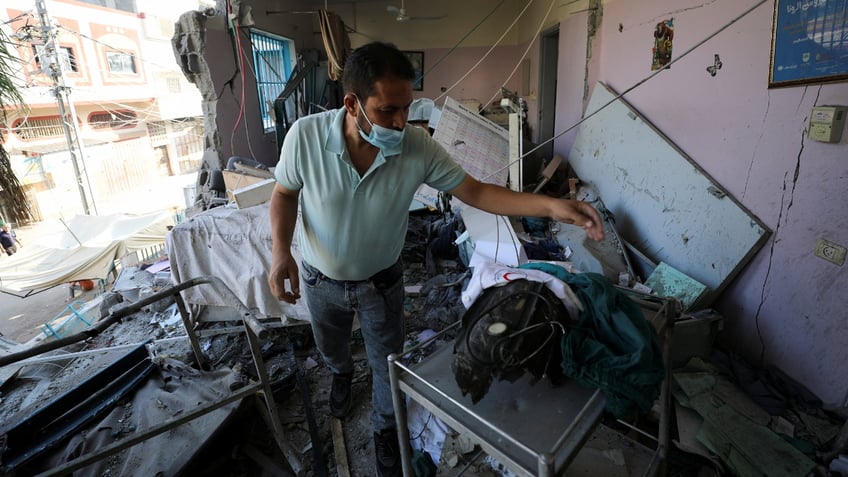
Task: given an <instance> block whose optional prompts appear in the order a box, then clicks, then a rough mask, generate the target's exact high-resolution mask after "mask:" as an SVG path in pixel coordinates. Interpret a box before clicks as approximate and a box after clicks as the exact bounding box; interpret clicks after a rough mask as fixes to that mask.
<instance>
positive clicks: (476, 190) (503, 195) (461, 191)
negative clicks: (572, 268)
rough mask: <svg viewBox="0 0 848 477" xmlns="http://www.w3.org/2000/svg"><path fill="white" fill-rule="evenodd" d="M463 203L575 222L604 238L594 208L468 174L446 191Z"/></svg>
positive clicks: (508, 213)
mask: <svg viewBox="0 0 848 477" xmlns="http://www.w3.org/2000/svg"><path fill="white" fill-rule="evenodd" d="M449 192H450V193H451V194H452V195H453V196H455V197H456V198H458V199H459V200H461V201H463V202H465V203H466V204H468V205H470V206H472V207H476V208H478V209H480V210H485V211H486V212H489V213H492V214H497V215H506V216H527V217H550V218H551V219H553V220H556V221H557V222H564V223H567V224H574V225H577V226H578V227H581V228H582V229H583V230H585V231H586V235H587V236H588V237H589V238H590V239H592V240H603V238H604V226H603V222H602V220H601V216H600V214H598V211H597V210H595V208H594V207H592V206H591V205H589V204H587V203H586V202H581V201H577V200H571V199H557V198H554V197H548V196H546V195H540V194H530V193H526V192H516V191H513V190H510V189H507V188H506V187H501V186H497V185H493V184H486V183H483V182H480V181H478V180H476V179H474V178H473V177H471V176H470V175H466V176H465V180H463V181H462V183H460V184H459V185H458V186H456V187H455V188H453V189H451V190H450V191H449Z"/></svg>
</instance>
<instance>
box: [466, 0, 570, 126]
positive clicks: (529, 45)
mask: <svg viewBox="0 0 848 477" xmlns="http://www.w3.org/2000/svg"><path fill="white" fill-rule="evenodd" d="M554 3H556V0H551V4H550V5H549V6H548V11H547V12H546V13H545V17H544V18H542V21H540V22H539V28H537V29H536V33H535V34H534V35H533V39H532V40H530V42H529V43H528V44H527V48H526V49H525V50H524V54H523V55H521V58H519V59H518V61H517V62H516V63H515V68H513V69H512V72H511V73H510V74H509V76H507V77H506V80H505V81H504V82H503V84H502V85H501V88H505V87H506V84H507V83H509V80H511V79H512V75H514V74H515V72H516V71H518V68H519V67H520V66H521V62H522V61H524V58H526V57H527V54H528V53H529V52H530V48H531V47H532V46H533V45H534V44H535V43H536V40H538V39H539V34H540V33H541V32H542V28H544V26H545V22H546V21H548V17H549V16H550V15H551V10H553V8H554ZM500 91H501V90H500V88H498V90H497V91H495V94H493V95H492V97H491V98H489V100H488V101H486V102H485V103H482V105H481V106H480V111H483V109H484V108H485V107H486V105H487V104H489V103H491V102H492V101H494V100H495V98H497V97H498V94H500ZM480 111H477V112H478V113H479V112H480Z"/></svg>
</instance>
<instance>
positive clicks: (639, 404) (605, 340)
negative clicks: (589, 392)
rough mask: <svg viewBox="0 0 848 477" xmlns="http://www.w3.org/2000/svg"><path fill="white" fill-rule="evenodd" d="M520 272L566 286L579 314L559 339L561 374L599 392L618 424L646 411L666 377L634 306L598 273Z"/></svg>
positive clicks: (652, 334)
mask: <svg viewBox="0 0 848 477" xmlns="http://www.w3.org/2000/svg"><path fill="white" fill-rule="evenodd" d="M521 268H530V269H535V270H542V271H543V272H547V273H549V274H551V275H553V276H555V277H557V278H559V279H560V280H562V281H564V282H566V283H568V285H569V286H570V287H571V289H572V290H573V291H574V293H576V294H577V297H578V298H580V302H581V303H582V304H583V308H584V309H583V312H582V313H581V314H580V317H579V318H578V320H577V323H576V324H575V325H573V326H571V327H570V328H569V329H568V332H567V333H566V334H565V336H563V338H562V343H561V347H562V369H563V372H564V373H565V374H566V376H569V377H571V378H573V379H576V380H578V381H579V382H580V383H582V384H584V385H587V386H593V387H598V388H600V389H601V390H602V391H604V394H605V396H606V400H607V404H606V410H607V411H609V412H610V413H612V414H613V415H615V416H616V417H618V418H629V417H633V416H634V415H635V414H637V413H646V412H648V410H650V408H651V406H652V405H653V402H654V400H655V399H656V397H657V396H658V395H659V390H660V384H661V383H662V380H663V377H664V375H665V372H664V368H663V358H662V351H661V349H660V345H659V340H658V339H657V333H656V330H654V327H653V326H651V324H650V323H649V322H648V321H647V320H646V319H645V317H644V315H643V314H642V309H641V308H639V306H638V305H636V303H634V302H633V301H632V300H630V299H629V298H627V296H625V295H624V294H623V293H621V292H620V291H618V290H616V289H615V287H613V286H612V285H611V284H610V282H609V280H607V278H606V277H604V276H603V275H600V274H597V273H580V274H574V273H570V272H568V271H567V270H565V269H564V268H562V267H560V266H557V265H553V264H549V263H528V264H525V265H522V266H521Z"/></svg>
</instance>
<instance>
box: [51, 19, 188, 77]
mask: <svg viewBox="0 0 848 477" xmlns="http://www.w3.org/2000/svg"><path fill="white" fill-rule="evenodd" d="M55 26H56V27H57V28H61V29H62V30H65V31H67V32H68V33H72V34H74V35H77V36H79V37H80V38H85V39H86V40H90V41H93V42H94V43H97V44H98V45H101V46H104V47H106V48H109V49H110V50H114V51H117V52H118V53H126V54H128V55H132V56H133V58H138V60H139V61H141V62H142V63H147V64H149V65H152V66H158V67H159V68H162V69H166V70H169V69H172V68H173V67H174V66H175V65H176V60H175V63H174V64H173V65H163V64H162V63H157V62H155V61H153V60H150V59H147V58H145V57H143V56H141V52H140V51H135V50H125V49H123V48H118V47H115V46H112V45H110V44H108V43H104V42H102V41H100V40H98V39H96V38H92V37H91V36H89V35H86V34H85V33H81V32H78V31H75V30H71V29H70V28H68V27H64V26H62V25H59V24H56V25H55Z"/></svg>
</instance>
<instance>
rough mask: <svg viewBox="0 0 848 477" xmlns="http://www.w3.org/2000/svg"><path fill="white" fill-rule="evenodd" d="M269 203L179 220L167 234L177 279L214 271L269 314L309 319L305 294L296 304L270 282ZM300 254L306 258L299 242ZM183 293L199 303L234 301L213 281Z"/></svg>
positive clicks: (255, 307) (245, 300)
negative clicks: (276, 292)
mask: <svg viewBox="0 0 848 477" xmlns="http://www.w3.org/2000/svg"><path fill="white" fill-rule="evenodd" d="M268 213H269V212H268V203H267V202H266V203H264V204H260V205H256V206H253V207H248V208H246V209H236V208H233V207H229V206H227V207H216V208H214V209H210V210H208V211H206V212H204V213H202V214H199V215H196V216H194V217H192V218H190V219H188V220H187V221H185V222H183V223H181V224H179V225H177V226H176V227H174V229H173V230H172V231H171V232H170V233H169V234H168V236H167V246H168V255H169V257H170V260H171V280H172V281H173V282H174V283H181V282H184V281H187V280H190V279H192V278H197V277H201V276H205V275H214V276H217V277H218V278H220V279H221V280H223V281H224V283H225V284H226V285H227V286H228V287H229V288H230V290H232V291H233V293H235V294H236V296H238V298H239V299H240V300H241V302H242V303H244V304H245V305H246V306H247V307H248V308H251V309H253V310H254V311H258V315H260V316H264V317H288V318H293V319H298V320H308V319H309V312H308V311H307V309H306V305H305V304H304V301H303V299H301V300H299V301H298V302H297V304H295V305H289V304H288V303H284V302H280V301H278V300H277V299H276V298H274V296H273V295H271V290H270V288H268V270H269V269H270V268H271V222H270V219H269V218H268ZM292 248H293V250H292V252H293V253H294V254H295V258H296V259H297V260H298V262H299V261H300V257H299V255H298V254H297V249H296V246H295V245H293V246H292ZM183 299H185V301H186V302H188V303H194V304H199V305H216V306H229V304H228V303H227V302H226V301H225V300H224V299H223V297H222V296H221V294H220V293H218V292H217V291H216V290H214V289H213V288H212V286H211V285H200V286H196V287H192V288H189V289H188V290H186V291H185V292H183Z"/></svg>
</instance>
